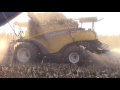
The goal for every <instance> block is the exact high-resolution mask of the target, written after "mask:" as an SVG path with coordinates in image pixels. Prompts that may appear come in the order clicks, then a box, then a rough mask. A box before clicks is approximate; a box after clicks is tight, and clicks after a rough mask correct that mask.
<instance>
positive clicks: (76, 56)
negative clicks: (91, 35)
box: [64, 46, 86, 65]
mask: <svg viewBox="0 0 120 90" xmlns="http://www.w3.org/2000/svg"><path fill="white" fill-rule="evenodd" d="M85 58H86V54H85V51H84V50H83V49H82V48H80V47H77V46H71V47H69V48H67V49H66V50H65V52H64V61H65V62H68V63H72V64H75V65H83V64H84V62H85Z"/></svg>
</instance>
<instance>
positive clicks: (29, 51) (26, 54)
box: [13, 42, 43, 64]
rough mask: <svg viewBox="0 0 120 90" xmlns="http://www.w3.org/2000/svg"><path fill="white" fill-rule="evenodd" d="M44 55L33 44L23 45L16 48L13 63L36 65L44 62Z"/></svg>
mask: <svg viewBox="0 0 120 90" xmlns="http://www.w3.org/2000/svg"><path fill="white" fill-rule="evenodd" d="M42 58H43V56H42V54H40V53H39V49H38V48H37V47H35V46H34V45H32V44H31V43H28V42H26V43H22V44H19V45H18V46H17V47H16V48H15V52H14V56H13V63H17V64H18V63H20V64H26V63H35V62H38V61H42Z"/></svg>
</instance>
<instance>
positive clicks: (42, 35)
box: [14, 17, 106, 63]
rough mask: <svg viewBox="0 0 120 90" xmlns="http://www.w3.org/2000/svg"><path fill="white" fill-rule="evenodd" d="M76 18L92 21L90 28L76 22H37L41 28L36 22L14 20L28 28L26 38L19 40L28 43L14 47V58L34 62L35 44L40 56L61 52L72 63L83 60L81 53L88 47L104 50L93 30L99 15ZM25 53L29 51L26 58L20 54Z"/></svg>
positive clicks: (99, 50)
mask: <svg viewBox="0 0 120 90" xmlns="http://www.w3.org/2000/svg"><path fill="white" fill-rule="evenodd" d="M74 20H76V19H74ZM77 20H79V22H80V23H86V22H92V28H91V29H88V30H85V29H84V28H82V27H81V28H78V24H76V22H72V23H65V24H63V23H62V24H57V23H56V24H48V25H46V24H45V25H44V24H43V25H38V24H36V25H38V27H36V26H34V27H33V26H32V25H33V22H32V24H30V23H20V22H15V23H14V24H15V25H18V26H21V27H27V30H26V33H25V37H24V40H17V41H18V42H24V43H25V45H24V43H22V44H20V45H19V46H18V47H17V48H16V49H15V53H17V54H15V56H14V57H15V59H17V61H19V62H22V61H23V62H27V60H28V61H31V60H32V59H33V58H35V57H36V55H32V54H31V53H33V52H31V51H32V50H33V49H30V48H29V47H33V48H34V49H35V51H34V53H36V54H37V53H38V56H39V55H40V56H41V57H43V56H45V55H48V54H50V55H52V54H58V53H60V52H61V51H62V53H63V54H62V55H63V56H62V57H63V58H64V59H66V60H68V61H70V62H71V63H80V62H81V61H80V59H81V60H82V59H83V57H82V56H84V55H85V49H86V50H89V51H91V52H96V53H104V52H105V51H106V50H105V49H102V48H101V46H102V43H101V42H100V41H99V40H98V37H97V34H96V33H95V31H94V22H97V21H98V20H97V18H96V17H87V18H80V19H77ZM31 28H32V29H31ZM23 46H24V47H23ZM81 46H83V47H84V49H83V48H82V47H81ZM98 48H99V49H98ZM63 49H64V50H63ZM23 52H25V53H28V54H27V56H24V57H25V58H21V57H18V56H19V54H20V53H23ZM34 53H33V54H34ZM20 55H21V54H20ZM30 55H32V56H30ZM28 56H29V57H28ZM25 59H26V61H25Z"/></svg>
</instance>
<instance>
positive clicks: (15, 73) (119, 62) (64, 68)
mask: <svg viewBox="0 0 120 90" xmlns="http://www.w3.org/2000/svg"><path fill="white" fill-rule="evenodd" d="M99 39H100V40H101V41H102V42H104V43H106V44H109V45H110V49H111V52H109V53H106V54H101V55H97V54H93V53H89V52H88V53H89V54H90V56H91V57H89V59H90V60H94V61H97V62H98V63H97V64H90V65H88V66H75V65H70V64H62V63H39V64H37V65H35V64H29V65H13V64H11V63H9V64H6V65H4V64H0V78H120V40H119V39H120V35H119V36H99ZM1 40H3V36H1V35H0V42H2V41H1ZM5 40H6V39H4V41H5ZM3 46H4V47H5V44H3ZM1 47H2V46H1ZM0 50H2V49H0ZM4 52H5V51H4ZM4 52H3V51H0V53H2V54H0V57H2V58H3V56H4ZM2 58H1V60H2Z"/></svg>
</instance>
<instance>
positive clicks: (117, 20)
mask: <svg viewBox="0 0 120 90" xmlns="http://www.w3.org/2000/svg"><path fill="white" fill-rule="evenodd" d="M61 13H63V14H64V15H65V16H66V17H68V18H80V17H98V19H100V18H104V19H103V20H102V21H100V22H97V23H96V24H95V31H96V32H97V34H98V35H113V34H120V12H61ZM16 20H17V21H20V22H26V21H27V20H28V17H27V13H26V12H23V13H22V14H20V15H19V16H17V17H16V18H14V19H13V20H12V21H11V22H10V23H11V24H12V22H14V21H16ZM3 30H4V31H7V32H8V33H9V32H10V31H11V28H10V26H9V25H8V24H6V25H4V26H2V27H0V32H2V31H3ZM11 32H12V31H11Z"/></svg>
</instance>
